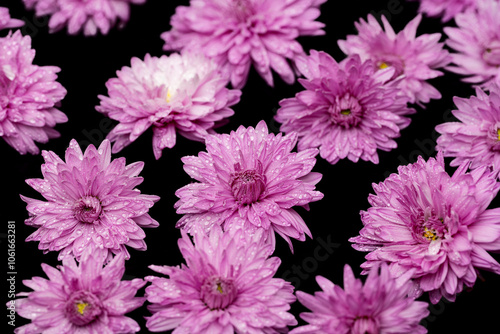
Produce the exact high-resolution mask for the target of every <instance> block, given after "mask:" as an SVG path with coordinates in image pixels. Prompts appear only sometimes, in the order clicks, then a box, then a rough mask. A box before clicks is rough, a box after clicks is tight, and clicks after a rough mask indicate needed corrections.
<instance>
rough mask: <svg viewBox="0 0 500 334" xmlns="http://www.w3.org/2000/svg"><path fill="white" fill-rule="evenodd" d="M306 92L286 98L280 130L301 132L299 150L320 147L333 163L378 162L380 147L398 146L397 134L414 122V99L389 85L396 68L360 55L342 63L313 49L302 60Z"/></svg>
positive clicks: (322, 152) (322, 155) (279, 118)
mask: <svg viewBox="0 0 500 334" xmlns="http://www.w3.org/2000/svg"><path fill="white" fill-rule="evenodd" d="M297 67H298V68H299V70H300V72H301V73H302V74H303V75H304V76H305V79H299V82H300V83H301V84H302V86H304V88H305V89H306V90H304V91H301V92H299V93H298V94H296V95H295V97H293V98H288V99H284V100H282V101H280V106H281V108H280V109H278V112H277V115H276V117H275V118H276V120H277V121H278V122H280V123H283V124H282V125H281V128H280V130H281V131H283V132H285V133H289V132H296V133H297V134H298V136H299V144H298V149H299V151H302V150H305V149H308V148H316V147H318V148H319V152H320V155H321V157H322V158H323V159H326V160H327V161H328V162H330V163H331V164H335V163H337V162H338V161H339V160H340V159H345V158H348V159H349V160H351V161H354V162H357V161H358V160H359V159H362V160H366V161H371V162H373V163H378V161H379V160H378V154H377V149H380V150H384V151H390V150H392V149H394V148H396V147H397V144H396V142H395V141H394V138H397V137H399V136H400V130H401V129H403V128H405V127H406V126H408V125H409V124H410V119H409V118H407V117H405V116H406V115H407V114H411V113H413V112H415V110H414V109H411V108H408V107H407V102H408V98H407V97H406V96H405V95H402V94H399V92H400V91H399V89H398V88H397V87H396V86H395V83H396V82H397V81H396V82H392V83H388V81H390V80H391V78H392V76H393V74H394V68H387V69H384V70H380V71H377V70H376V69H375V66H373V62H372V61H371V60H367V61H365V62H361V60H360V58H359V56H358V55H353V56H350V57H348V58H346V59H344V60H343V61H342V62H340V63H337V62H336V61H335V60H334V59H333V58H332V57H331V56H330V55H328V54H327V53H325V52H317V51H314V50H312V51H311V55H310V56H307V57H300V58H298V59H297Z"/></svg>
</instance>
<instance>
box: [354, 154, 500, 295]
mask: <svg viewBox="0 0 500 334" xmlns="http://www.w3.org/2000/svg"><path fill="white" fill-rule="evenodd" d="M467 167H468V164H467V163H465V164H462V165H461V166H460V167H459V168H458V169H457V170H456V171H455V173H454V174H453V176H451V177H450V176H449V175H448V174H447V173H446V171H445V169H444V161H443V155H442V154H441V153H439V154H438V156H437V159H434V158H430V159H429V161H427V162H425V161H424V159H422V157H419V159H418V161H417V162H416V163H414V164H409V165H407V166H400V167H399V168H398V172H399V173H398V174H392V175H390V176H389V177H388V178H387V179H386V180H385V181H384V182H381V183H379V184H378V185H377V184H374V186H373V189H374V190H375V195H370V196H369V197H368V201H369V202H370V204H371V205H372V207H371V208H369V209H368V210H367V211H362V212H361V220H362V221H363V224H364V227H363V228H362V229H361V231H360V235H359V236H357V237H355V238H351V239H350V241H351V242H354V243H355V244H354V245H353V247H354V248H355V249H357V250H360V251H368V252H370V253H369V254H368V255H366V260H367V261H366V262H365V263H363V264H362V267H363V268H365V269H366V270H369V269H370V268H372V267H373V266H376V265H378V264H379V263H380V262H388V263H389V264H390V269H391V272H392V273H393V274H394V275H396V276H399V275H401V274H402V273H405V272H407V271H410V270H415V272H414V274H413V276H412V277H413V278H414V280H415V282H416V285H417V286H416V288H417V289H419V290H420V292H422V291H424V292H425V291H428V292H429V297H430V300H431V302H432V303H434V304H435V303H437V302H438V301H439V300H440V299H441V297H442V296H443V297H445V298H446V299H448V300H451V301H454V300H455V296H456V294H457V293H459V292H461V291H462V289H463V285H466V286H467V287H472V286H473V285H474V282H475V281H476V277H477V276H476V270H477V269H479V268H480V269H486V270H490V271H493V272H495V273H497V274H500V264H498V263H497V262H496V261H495V260H494V259H493V257H491V256H490V255H489V254H488V253H487V251H498V250H500V209H499V208H496V209H488V210H487V209H486V208H487V207H488V205H489V204H490V202H491V200H492V199H493V198H494V197H495V196H496V194H497V192H498V190H499V189H500V184H499V183H497V182H496V178H495V174H493V173H491V172H490V171H489V169H488V168H487V167H481V168H477V169H475V170H473V171H472V172H470V173H466V170H467Z"/></svg>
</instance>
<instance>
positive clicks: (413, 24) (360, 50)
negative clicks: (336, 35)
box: [338, 14, 450, 104]
mask: <svg viewBox="0 0 500 334" xmlns="http://www.w3.org/2000/svg"><path fill="white" fill-rule="evenodd" d="M421 19H422V16H421V15H417V16H416V17H415V18H414V19H413V20H411V21H410V22H409V23H408V24H407V25H406V27H405V28H404V29H403V30H402V31H400V32H399V33H397V34H396V33H395V32H394V30H393V29H392V27H391V25H390V23H389V21H387V19H386V18H385V16H382V22H383V28H382V26H380V24H379V23H378V22H377V20H376V19H375V18H374V17H373V16H372V15H371V14H370V15H368V22H367V21H365V20H363V19H361V20H360V21H359V22H356V23H355V26H356V29H357V31H358V35H348V36H347V38H346V40H339V41H338V45H339V47H340V49H342V51H343V52H344V53H345V54H347V55H352V54H359V55H360V57H361V60H363V61H365V60H367V59H371V60H372V61H373V63H372V64H373V66H375V67H376V68H377V69H383V68H386V67H392V68H394V70H395V72H394V75H393V79H394V78H396V77H398V76H400V75H403V78H401V79H400V80H399V81H398V85H397V86H398V88H399V89H401V90H402V92H403V93H404V94H406V95H407V96H408V98H409V100H410V102H411V103H418V104H422V103H428V102H429V101H430V99H440V98H441V94H440V93H439V91H438V90H437V89H436V88H434V87H433V86H432V85H430V84H429V83H428V82H427V81H426V80H429V79H433V78H436V77H439V76H441V75H443V73H442V72H440V71H438V70H436V69H437V68H440V67H444V66H446V65H448V63H449V62H450V56H449V54H448V51H446V50H445V49H443V45H444V43H439V39H440V38H441V34H438V33H436V34H423V35H420V36H418V37H416V33H417V27H418V25H419V23H420V21H421Z"/></svg>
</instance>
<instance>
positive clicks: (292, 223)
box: [175, 121, 323, 247]
mask: <svg viewBox="0 0 500 334" xmlns="http://www.w3.org/2000/svg"><path fill="white" fill-rule="evenodd" d="M205 142H206V145H207V152H200V154H199V155H198V156H197V157H195V156H187V157H184V158H182V161H183V162H184V170H185V171H186V172H187V173H188V174H189V175H190V176H191V177H192V178H193V179H195V180H197V181H198V182H196V183H191V184H188V185H186V186H184V187H182V188H181V189H179V190H177V192H176V195H177V197H179V201H178V202H177V203H176V204H175V207H176V209H177V213H180V214H184V216H183V217H182V218H181V219H180V220H179V222H178V223H177V227H181V228H183V229H186V230H187V231H188V232H190V233H192V232H194V231H195V230H198V229H202V230H208V229H210V228H211V227H212V226H213V225H221V226H222V227H223V228H224V230H228V229H230V228H232V227H233V226H243V227H244V228H245V229H246V230H247V232H248V233H254V232H255V231H256V230H258V229H263V230H264V231H265V232H264V237H265V238H266V239H267V240H270V241H271V243H274V240H275V239H274V232H277V233H278V234H280V235H281V236H282V237H283V238H285V240H286V241H287V242H288V243H289V244H290V247H291V242H290V237H292V238H295V239H299V240H301V241H303V240H305V234H307V235H309V236H310V232H309V229H308V228H307V225H306V224H305V222H304V221H303V219H302V218H301V217H300V216H299V214H298V213H297V212H296V211H295V210H294V209H293V207H294V206H302V207H305V208H308V203H310V202H314V201H318V200H320V199H321V198H323V194H322V193H320V192H319V191H315V190H314V189H315V185H316V183H318V182H319V180H320V179H321V174H319V173H313V172H311V170H312V168H313V166H314V164H315V163H316V159H315V156H316V154H317V150H316V149H308V150H304V151H302V152H299V153H294V152H291V150H292V149H293V148H294V146H295V144H296V142H297V136H296V135H295V134H294V133H292V134H289V135H286V136H282V135H281V134H278V135H274V134H272V133H271V134H270V133H269V132H268V129H267V126H266V124H265V122H264V121H261V122H259V124H257V126H256V128H255V129H254V128H252V127H248V128H245V127H243V126H240V127H239V128H238V129H237V130H236V131H233V132H231V133H230V134H221V135H209V136H208V137H207V138H206V141H205Z"/></svg>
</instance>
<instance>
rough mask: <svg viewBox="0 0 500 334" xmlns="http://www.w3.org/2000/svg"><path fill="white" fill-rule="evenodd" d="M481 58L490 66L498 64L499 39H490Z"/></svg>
mask: <svg viewBox="0 0 500 334" xmlns="http://www.w3.org/2000/svg"><path fill="white" fill-rule="evenodd" d="M483 59H484V61H485V62H486V63H487V64H488V65H490V66H495V67H499V66H500V41H492V42H491V43H489V44H488V45H487V46H486V47H485V48H484V51H483Z"/></svg>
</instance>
